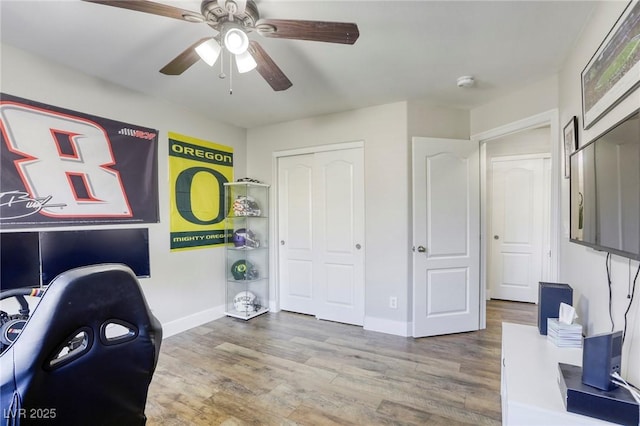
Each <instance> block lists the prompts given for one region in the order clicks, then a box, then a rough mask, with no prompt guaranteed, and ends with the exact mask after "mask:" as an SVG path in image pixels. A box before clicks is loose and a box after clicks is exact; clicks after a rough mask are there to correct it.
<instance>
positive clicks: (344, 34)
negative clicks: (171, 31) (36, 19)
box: [83, 0, 360, 91]
mask: <svg viewBox="0 0 640 426" xmlns="http://www.w3.org/2000/svg"><path fill="white" fill-rule="evenodd" d="M83 1H86V2H89V3H98V4H103V5H106V6H114V7H119V8H123V9H129V10H134V11H137V12H145V13H150V14H153V15H159V16H165V17H168V18H174V19H180V20H182V21H187V22H192V23H206V24H207V25H209V26H210V27H211V28H213V29H214V30H215V31H216V32H217V33H216V34H215V35H214V36H212V37H205V38H203V39H200V40H198V41H196V42H195V43H193V44H192V45H191V46H189V47H188V48H187V49H186V50H184V51H183V52H182V53H180V54H179V55H178V56H177V57H175V58H174V59H173V60H172V61H170V62H169V63H168V64H167V65H165V66H164V67H163V68H162V69H161V70H160V72H161V73H163V74H167V75H179V74H182V73H183V72H184V71H186V70H187V69H188V68H189V67H190V66H192V65H193V64H195V63H196V62H197V61H198V60H199V59H203V60H204V61H205V62H206V63H207V64H209V65H210V66H213V64H214V63H215V62H216V60H217V58H218V56H219V55H220V52H221V50H222V48H224V49H226V50H227V51H229V52H230V53H231V54H233V57H234V58H235V60H236V65H237V67H238V72H241V73H242V72H247V71H250V70H252V69H254V68H255V69H257V71H258V73H260V75H261V76H262V77H263V78H264V79H265V80H266V81H267V83H269V85H270V86H271V87H272V88H273V90H276V91H280V90H286V89H288V88H289V87H291V85H292V83H291V81H290V80H289V79H288V78H287V76H286V75H285V74H284V73H283V72H282V70H281V69H280V68H279V67H278V65H276V63H275V62H274V61H273V59H271V57H270V56H269V55H268V54H267V52H266V51H265V50H264V49H263V48H262V46H260V44H259V43H258V42H257V41H255V40H249V38H248V36H247V34H248V33H250V32H252V31H255V32H257V33H258V34H260V35H262V36H264V37H272V38H285V39H294V40H310V41H321V42H327V43H341V44H354V43H355V42H356V40H357V39H358V36H359V35H360V33H359V31H358V26H357V25H356V24H353V23H346V22H326V21H305V20H295V19H260V14H259V12H258V7H257V6H256V4H255V2H254V1H253V0H203V1H202V4H201V6H200V13H198V12H193V11H190V10H185V9H180V8H177V7H174V6H169V5H166V4H162V3H156V2H153V1H149V0H83Z"/></svg>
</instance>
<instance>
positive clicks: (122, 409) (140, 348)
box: [0, 264, 162, 426]
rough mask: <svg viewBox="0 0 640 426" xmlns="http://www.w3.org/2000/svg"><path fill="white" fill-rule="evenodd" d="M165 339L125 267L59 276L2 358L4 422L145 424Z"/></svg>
mask: <svg viewBox="0 0 640 426" xmlns="http://www.w3.org/2000/svg"><path fill="white" fill-rule="evenodd" d="M161 341H162V327H161V325H160V322H159V321H158V320H157V319H156V318H155V317H154V316H153V314H152V313H151V311H150V310H149V306H148V305H147V302H146V300H145V298H144V295H143V293H142V290H141V288H140V285H139V283H138V280H137V278H136V277H135V275H134V274H133V272H132V271H131V270H130V269H129V268H128V267H126V266H125V265H120V264H102V265H94V266H88V267H82V268H77V269H72V270H70V271H67V272H64V273H62V274H60V275H59V276H58V277H57V278H56V279H55V280H54V281H53V282H52V283H51V284H50V286H49V287H48V289H47V290H46V292H45V294H44V295H43V296H42V300H41V301H40V303H39V304H38V306H37V307H36V308H35V310H34V311H33V313H32V315H31V316H30V317H29V319H28V322H27V323H26V325H25V326H24V328H23V330H22V332H21V333H20V335H19V336H18V338H17V339H16V340H15V341H14V342H13V344H12V345H11V346H10V347H9V348H8V349H7V350H6V351H5V352H4V353H3V354H2V355H0V379H1V392H0V399H1V404H0V405H2V410H3V414H4V415H3V421H2V424H5V421H6V423H7V424H20V425H29V424H47V425H65V426H66V425H83V426H86V425H143V424H145V422H146V417H145V414H144V408H145V404H146V401H147V391H148V388H149V384H150V382H151V377H152V376H153V372H154V370H155V367H156V364H157V361H158V355H159V353H160V344H161Z"/></svg>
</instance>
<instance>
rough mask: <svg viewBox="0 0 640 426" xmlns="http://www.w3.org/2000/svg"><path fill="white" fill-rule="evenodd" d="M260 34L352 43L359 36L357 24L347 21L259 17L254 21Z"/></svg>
mask: <svg viewBox="0 0 640 426" xmlns="http://www.w3.org/2000/svg"><path fill="white" fill-rule="evenodd" d="M256 29H257V30H258V33H260V35H263V36H265V37H274V38H288V39H294V40H310V41H323V42H327V43H342V44H353V43H355V42H356V40H357V39H358V37H359V36H360V31H358V26H357V25H356V24H352V23H347V22H325V21H301V20H296V19H261V20H260V21H258V22H257V23H256Z"/></svg>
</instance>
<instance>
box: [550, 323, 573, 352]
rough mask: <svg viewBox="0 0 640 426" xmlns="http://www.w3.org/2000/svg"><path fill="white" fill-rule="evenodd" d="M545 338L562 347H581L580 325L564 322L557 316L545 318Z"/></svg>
mask: <svg viewBox="0 0 640 426" xmlns="http://www.w3.org/2000/svg"><path fill="white" fill-rule="evenodd" d="M547 339H548V340H551V341H552V342H553V343H554V344H555V345H556V346H558V347H562V348H580V347H582V325H580V324H566V323H563V322H560V321H558V319H557V318H548V319H547Z"/></svg>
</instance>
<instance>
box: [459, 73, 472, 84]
mask: <svg viewBox="0 0 640 426" xmlns="http://www.w3.org/2000/svg"><path fill="white" fill-rule="evenodd" d="M474 83H475V80H474V79H473V77H472V76H470V75H464V76H462V77H458V87H471V86H473V84H474Z"/></svg>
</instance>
